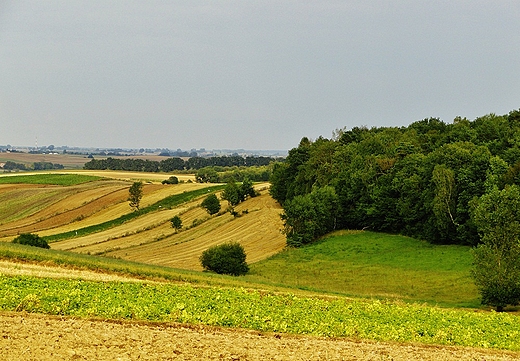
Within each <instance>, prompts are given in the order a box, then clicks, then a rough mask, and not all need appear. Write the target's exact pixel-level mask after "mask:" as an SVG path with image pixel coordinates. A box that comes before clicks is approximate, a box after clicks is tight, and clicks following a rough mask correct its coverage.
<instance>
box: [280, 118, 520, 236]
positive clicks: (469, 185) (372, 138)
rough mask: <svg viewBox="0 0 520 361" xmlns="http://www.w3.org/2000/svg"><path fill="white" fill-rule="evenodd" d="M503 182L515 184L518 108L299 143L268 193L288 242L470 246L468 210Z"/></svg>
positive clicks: (519, 180) (518, 175) (519, 170)
mask: <svg viewBox="0 0 520 361" xmlns="http://www.w3.org/2000/svg"><path fill="white" fill-rule="evenodd" d="M511 185H519V186H520V111H517V110H515V111H511V112H510V113H509V114H507V115H495V114H489V115H485V116H482V117H479V118H477V119H475V120H473V121H470V120H468V119H466V118H460V117H457V118H456V119H455V120H454V122H453V123H452V124H446V123H444V122H442V121H441V120H439V119H436V118H430V119H424V120H421V121H417V122H414V123H412V124H410V125H409V126H407V127H374V128H370V129H369V128H366V127H355V128H353V129H351V130H345V129H343V130H337V131H336V132H335V133H334V136H333V137H332V139H325V138H322V137H320V138H318V139H316V140H314V141H310V140H309V139H307V138H303V139H302V140H301V142H300V144H299V145H298V147H296V148H294V149H292V150H290V152H289V155H288V157H287V158H286V161H285V162H283V163H276V164H274V167H273V174H272V177H271V188H270V192H271V195H272V196H273V197H274V198H275V199H276V200H277V201H279V202H280V203H281V204H282V205H283V207H284V210H285V211H284V214H283V220H284V223H285V228H284V232H285V234H286V236H287V242H288V244H290V245H295V246H298V245H303V244H306V243H309V242H312V241H313V240H314V239H316V238H318V237H320V236H321V235H323V234H325V233H328V232H330V231H332V230H334V229H370V230H373V231H383V232H390V233H401V234H405V235H409V236H413V237H416V238H420V239H425V240H428V241H430V242H432V243H437V244H467V245H476V244H478V243H479V242H480V240H481V235H482V234H481V232H480V228H478V227H477V225H476V223H475V221H474V219H473V218H472V209H474V208H476V207H477V206H478V204H479V202H480V199H481V197H482V196H484V195H486V194H488V193H490V192H491V191H492V190H498V191H500V190H503V189H505V188H507V187H508V186H511Z"/></svg>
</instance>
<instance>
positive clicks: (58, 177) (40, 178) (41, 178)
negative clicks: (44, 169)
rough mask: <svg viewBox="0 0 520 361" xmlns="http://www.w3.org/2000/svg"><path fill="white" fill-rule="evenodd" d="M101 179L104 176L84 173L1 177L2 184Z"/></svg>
mask: <svg viewBox="0 0 520 361" xmlns="http://www.w3.org/2000/svg"><path fill="white" fill-rule="evenodd" d="M99 179H102V178H101V177H96V176H91V175H84V174H57V173H52V174H51V173H42V174H31V175H16V176H2V177H0V184H49V185H51V184H52V185H59V186H72V185H76V184H81V183H86V182H92V181H96V180H99Z"/></svg>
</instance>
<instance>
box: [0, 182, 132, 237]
mask: <svg viewBox="0 0 520 361" xmlns="http://www.w3.org/2000/svg"><path fill="white" fill-rule="evenodd" d="M121 187H122V186H121V185H114V186H110V185H107V186H102V187H96V188H94V189H88V190H85V191H77V192H78V193H74V194H71V195H69V196H67V197H66V198H63V197H61V199H59V200H57V201H56V202H55V203H54V204H52V205H50V206H49V207H45V208H43V209H42V210H41V211H38V212H37V213H35V214H33V215H31V216H29V217H26V218H24V219H21V220H19V221H16V222H11V223H9V224H8V225H4V226H3V227H1V228H0V230H5V231H6V232H7V231H9V232H11V234H13V232H16V233H20V232H28V231H35V230H38V231H40V230H43V229H48V228H52V227H56V225H61V224H67V223H70V222H72V221H74V220H77V219H81V218H85V217H88V216H89V215H91V214H94V213H96V212H98V211H100V210H101V209H103V208H105V207H106V205H107V204H111V203H114V202H121V200H122V199H125V197H126V192H125V191H123V190H122V189H121Z"/></svg>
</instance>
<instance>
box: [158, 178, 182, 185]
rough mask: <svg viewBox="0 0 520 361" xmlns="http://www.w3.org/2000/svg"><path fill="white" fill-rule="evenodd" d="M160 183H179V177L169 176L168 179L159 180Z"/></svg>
mask: <svg viewBox="0 0 520 361" xmlns="http://www.w3.org/2000/svg"><path fill="white" fill-rule="evenodd" d="M161 183H162V184H179V178H177V177H176V176H171V177H170V178H168V179H165V180H163V181H162V182H161Z"/></svg>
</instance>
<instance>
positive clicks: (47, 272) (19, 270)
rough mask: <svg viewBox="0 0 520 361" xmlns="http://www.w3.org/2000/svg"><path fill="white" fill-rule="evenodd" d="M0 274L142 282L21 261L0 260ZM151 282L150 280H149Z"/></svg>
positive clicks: (114, 275) (129, 278)
mask: <svg viewBox="0 0 520 361" xmlns="http://www.w3.org/2000/svg"><path fill="white" fill-rule="evenodd" d="M0 274H4V275H9V276H34V277H40V278H68V279H82V280H89V281H99V282H111V281H119V282H142V280H140V279H138V278H132V277H125V276H120V275H117V274H110V273H99V272H94V271H88V270H75V269H68V268H64V267H59V266H47V265H41V264H33V263H19V262H10V261H4V260H0ZM147 282H149V281H147Z"/></svg>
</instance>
